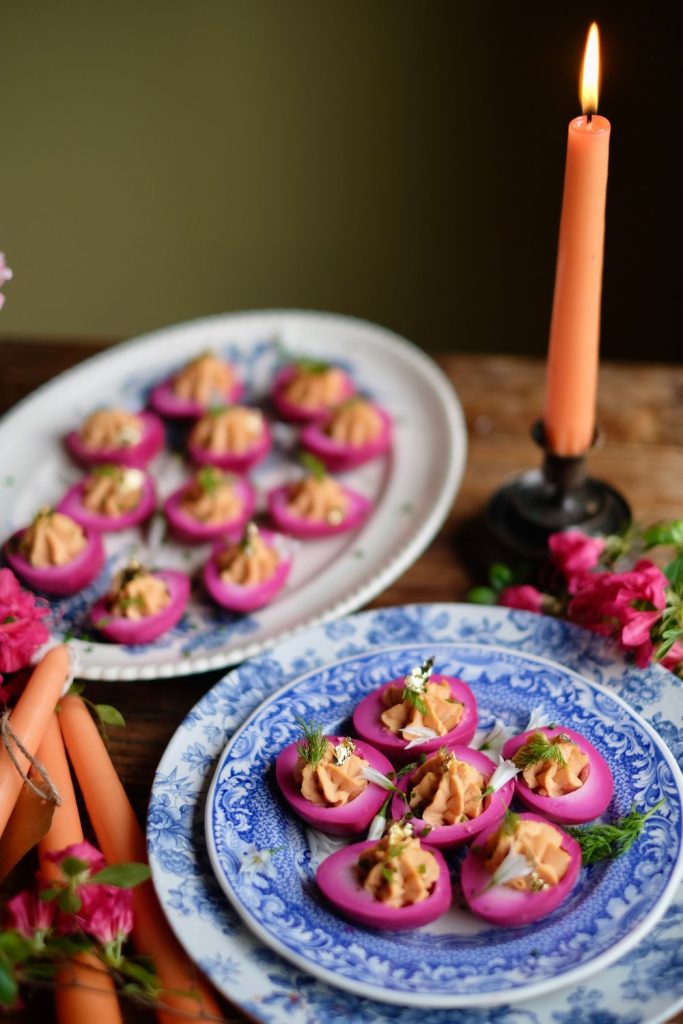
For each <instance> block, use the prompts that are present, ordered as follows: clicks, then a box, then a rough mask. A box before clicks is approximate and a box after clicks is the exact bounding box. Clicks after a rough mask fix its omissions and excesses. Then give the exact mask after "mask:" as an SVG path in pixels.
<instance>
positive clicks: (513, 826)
mask: <svg viewBox="0 0 683 1024" xmlns="http://www.w3.org/2000/svg"><path fill="white" fill-rule="evenodd" d="M518 824H519V815H518V814H515V812H514V811H506V812H505V817H504V818H503V824H502V825H501V826H500V827H501V829H502V830H503V832H504V833H505V835H506V836H512V835H514V834H515V832H516V831H517V825H518Z"/></svg>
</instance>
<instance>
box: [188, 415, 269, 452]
mask: <svg viewBox="0 0 683 1024" xmlns="http://www.w3.org/2000/svg"><path fill="white" fill-rule="evenodd" d="M262 436H263V416H262V415H261V413H260V412H259V411H258V409H249V408H247V407H246V406H243V405H235V406H231V407H230V408H228V409H219V410H216V411H215V412H208V413H205V414H204V416H202V418H201V419H200V420H199V421H198V422H197V423H196V424H195V426H194V427H193V429H192V433H191V434H190V440H191V441H192V443H193V444H196V445H197V446H198V447H199V448H203V449H204V450H205V451H208V452H211V453H212V454H214V455H228V454H234V455H242V454H243V453H244V452H246V451H248V450H249V449H250V448H252V447H253V446H254V444H256V442H257V441H259V440H260V439H261V437H262Z"/></svg>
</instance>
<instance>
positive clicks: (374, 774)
mask: <svg viewBox="0 0 683 1024" xmlns="http://www.w3.org/2000/svg"><path fill="white" fill-rule="evenodd" d="M363 778H365V779H367V780H368V782H374V783H375V785H376V786H380V787H381V788H382V789H388V790H392V789H396V786H395V785H394V784H393V782H392V781H391V780H390V779H388V778H387V777H386V775H382V773H381V772H378V771H377V769H376V768H371V767H370V765H367V766H366V767H365V768H364V769H363Z"/></svg>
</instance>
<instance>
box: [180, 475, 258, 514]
mask: <svg viewBox="0 0 683 1024" xmlns="http://www.w3.org/2000/svg"><path fill="white" fill-rule="evenodd" d="M242 504H243V503H242V499H241V498H240V497H239V495H238V494H236V493H235V490H234V488H233V486H232V483H231V481H230V478H228V477H226V476H224V475H223V474H222V473H220V472H219V471H218V470H213V471H212V469H211V467H207V468H205V469H200V470H199V472H198V473H197V474H196V476H195V478H194V480H193V481H192V484H191V486H190V487H188V489H187V490H186V491H185V494H184V495H183V496H182V498H181V499H180V502H179V506H180V510H181V511H182V512H184V513H185V515H186V516H189V517H190V519H196V520H197V522H200V523H204V524H205V525H207V526H214V525H216V524H217V523H225V522H228V521H229V520H231V519H235V518H236V517H237V516H238V515H239V514H240V512H241V511H242Z"/></svg>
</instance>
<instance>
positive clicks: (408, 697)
mask: <svg viewBox="0 0 683 1024" xmlns="http://www.w3.org/2000/svg"><path fill="white" fill-rule="evenodd" d="M433 667H434V658H427V660H426V661H424V662H423V663H422V665H420V666H419V667H418V668H414V669H413V670H412V671H411V672H409V673H408V675H407V676H406V677H405V678H404V680H403V683H404V686H403V693H402V694H401V699H402V700H405V701H407V702H408V704H412V705H413V707H414V708H415V710H416V711H419V712H420V714H421V715H426V714H427V705H426V704H425V702H424V701H423V700H422V695H423V694H424V692H425V689H426V686H427V683H428V682H429V677H430V676H431V674H432V668H433Z"/></svg>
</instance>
